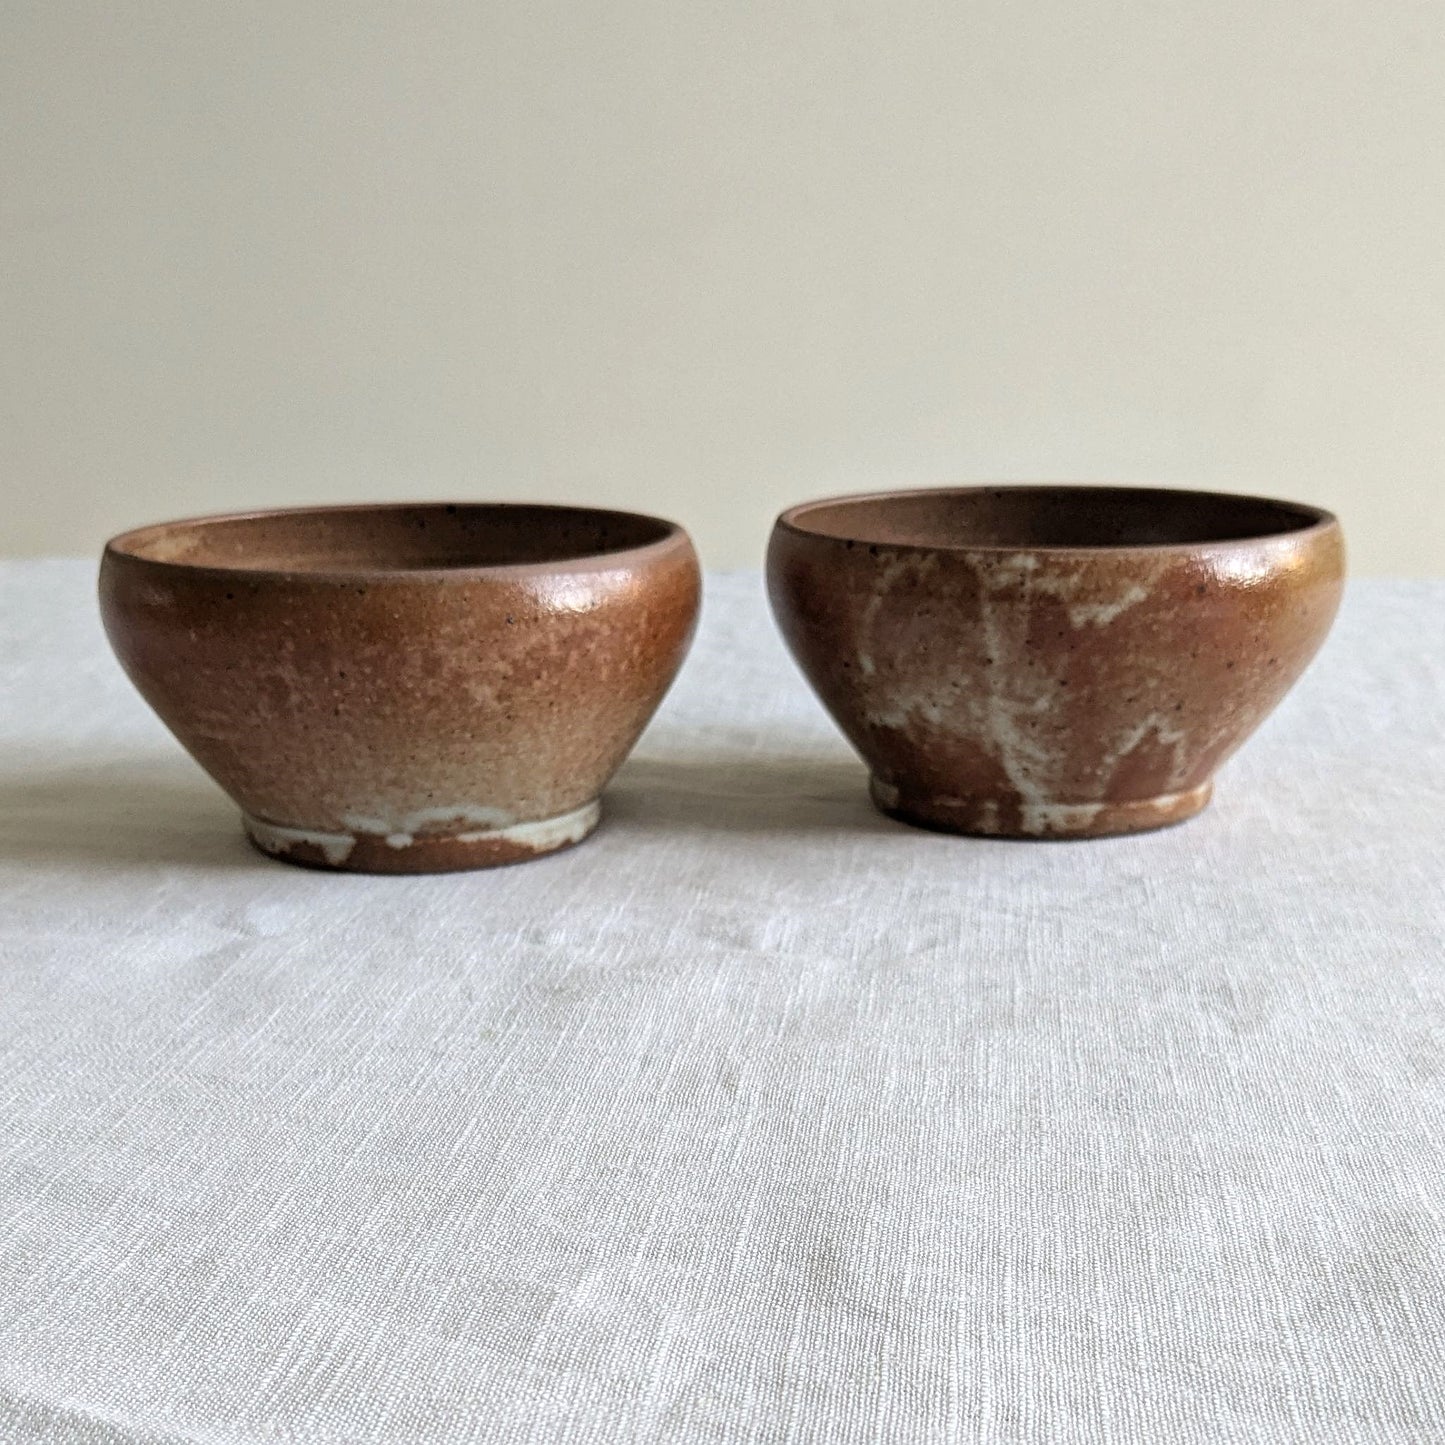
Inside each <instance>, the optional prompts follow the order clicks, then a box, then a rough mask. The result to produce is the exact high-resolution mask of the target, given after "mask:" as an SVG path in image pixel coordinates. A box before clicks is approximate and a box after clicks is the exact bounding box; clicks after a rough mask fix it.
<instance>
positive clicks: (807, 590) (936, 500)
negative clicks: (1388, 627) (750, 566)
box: [768, 486, 1344, 838]
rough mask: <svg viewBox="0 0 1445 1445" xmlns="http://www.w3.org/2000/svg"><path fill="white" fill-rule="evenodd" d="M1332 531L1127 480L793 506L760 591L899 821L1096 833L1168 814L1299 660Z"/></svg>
mask: <svg viewBox="0 0 1445 1445" xmlns="http://www.w3.org/2000/svg"><path fill="white" fill-rule="evenodd" d="M1343 578H1344V545H1343V541H1342V538H1341V534H1340V527H1339V524H1338V522H1336V520H1335V519H1334V517H1332V516H1331V515H1330V514H1329V513H1328V512H1323V511H1320V510H1319V509H1318V508H1317V507H1306V506H1299V505H1296V504H1294V503H1292V502H1275V501H1266V500H1264V499H1262V498H1257V497H1237V496H1227V495H1221V494H1217V493H1208V492H1185V491H1172V490H1162V489H1155V488H1136V487H1127V488H1126V487H1062V486H1027V487H963V488H948V489H945V490H940V491H916V492H890V493H884V494H879V495H874V496H858V497H841V498H834V499H831V500H827V501H818V502H810V503H806V504H804V505H802V506H798V507H793V508H792V509H791V510H789V511H786V512H784V513H783V515H782V516H781V517H780V518H779V519H778V522H777V525H776V526H775V528H774V530H773V536H772V542H771V545H770V547H769V552H768V590H769V594H770V596H771V598H772V603H773V609H774V612H775V613H776V615H777V618H778V623H779V625H780V627H781V628H782V631H783V635H784V637H785V638H786V639H787V642H788V645H789V647H790V648H791V649H792V651H793V655H794V657H795V658H796V659H797V660H798V663H799V665H800V666H801V667H802V669H803V672H804V674H805V675H806V676H807V678H808V680H809V682H810V683H812V685H813V687H814V689H815V690H816V691H817V693H818V696H819V697H820V698H821V699H822V702H823V705H824V706H825V707H826V708H827V709H828V711H829V712H830V713H831V714H832V715H833V717H834V719H835V720H836V721H837V723H838V725H839V727H841V728H842V730H843V732H844V733H845V734H846V735H847V736H848V739H849V741H851V742H852V744H853V745H854V747H856V748H857V749H858V751H859V752H860V753H861V754H862V756H863V758H864V760H865V761H866V762H867V764H868V766H869V768H870V769H871V770H872V782H871V791H872V795H873V799H874V802H875V803H876V804H877V805H878V806H879V807H880V808H881V809H882V810H883V811H884V812H885V813H889V814H891V815H893V816H894V817H896V818H900V819H902V820H903V821H905V822H908V823H915V824H918V825H920V826H922V827H927V828H938V829H942V830H944V831H947V832H956V833H978V834H987V835H996V836H1008V837H1042V836H1055V837H1072V838H1078V837H1093V836H1097V835H1101V834H1108V833H1126V832H1133V831H1135V830H1139V829H1145V828H1155V827H1159V826H1162V825H1163V824H1166V823H1175V822H1179V821H1180V820H1181V819H1184V818H1188V817H1191V816H1192V815H1193V814H1195V813H1197V812H1199V810H1200V809H1201V808H1203V807H1204V806H1205V804H1206V803H1207V802H1208V801H1209V796H1210V789H1211V780H1212V778H1213V776H1214V772H1215V770H1216V769H1217V768H1218V767H1219V765H1220V763H1221V762H1223V760H1224V759H1225V758H1227V757H1228V756H1229V755H1230V754H1231V753H1232V752H1233V751H1234V750H1235V749H1236V748H1237V747H1238V746H1239V745H1240V744H1241V743H1242V742H1243V741H1244V739H1245V738H1246V737H1248V736H1249V734H1250V733H1251V732H1253V731H1254V729H1255V728H1256V727H1257V726H1258V725H1259V723H1260V722H1261V721H1262V720H1263V719H1264V717H1265V716H1266V714H1268V713H1269V712H1270V710H1271V709H1272V708H1273V707H1274V706H1275V704H1276V703H1278V702H1279V700H1280V699H1281V698H1282V697H1283V696H1284V694H1285V693H1286V692H1287V691H1288V689H1289V687H1290V686H1291V684H1292V683H1293V682H1294V681H1295V679H1296V678H1298V677H1299V675H1300V673H1301V672H1303V671H1304V669H1305V666H1306V664H1308V662H1309V661H1310V659H1311V658H1312V657H1313V656H1314V654H1315V652H1316V650H1317V649H1318V648H1319V645H1320V643H1321V642H1322V641H1323V640H1324V637H1325V633H1326V632H1327V631H1328V630H1329V626H1330V623H1331V621H1332V620H1333V618H1334V615H1335V610H1336V608H1337V606H1338V605H1339V599H1340V592H1341V588H1342V584H1343Z"/></svg>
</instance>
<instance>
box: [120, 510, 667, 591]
mask: <svg viewBox="0 0 1445 1445" xmlns="http://www.w3.org/2000/svg"><path fill="white" fill-rule="evenodd" d="M448 508H454V509H457V510H460V509H462V508H468V509H472V510H484V511H511V510H523V509H525V510H527V511H533V512H553V513H564V512H565V513H572V514H573V515H577V514H583V515H587V516H590V517H593V518H609V519H616V520H618V521H628V522H644V523H651V524H652V525H654V526H657V527H661V528H662V529H663V533H662V535H661V536H660V537H657V538H656V539H655V540H653V541H651V542H643V543H640V544H637V545H635V546H627V547H616V548H613V549H611V550H609V551H605V552H602V551H598V552H584V553H583V554H582V555H580V556H577V557H559V558H556V559H553V560H550V561H548V560H541V561H533V562H486V563H470V564H468V563H461V564H458V565H457V566H436V567H387V566H369V567H355V566H351V567H326V566H320V567H251V566H246V565H244V564H238V565H227V564H225V563H217V562H187V561H184V560H180V559H168V558H163V557H147V556H145V555H144V554H143V553H141V552H138V551H136V550H134V549H135V548H136V547H137V546H139V545H141V544H143V543H144V542H145V541H146V540H147V539H148V538H149V537H151V536H152V535H154V534H155V533H159V532H165V531H168V530H171V529H174V528H186V527H197V528H199V527H206V526H210V525H212V524H214V523H217V522H247V521H253V520H261V519H267V518H272V517H302V516H318V517H320V516H335V515H338V514H340V513H343V512H363V513H385V512H416V511H422V512H428V511H435V512H445V511H447V509H448ZM674 551H687V552H691V551H693V545H692V538H691V537H690V536H689V535H688V532H687V530H686V529H685V528H684V527H683V526H682V524H681V523H679V522H674V521H672V520H671V519H669V518H667V517H658V516H653V515H652V514H650V513H647V512H633V511H628V510H625V509H623V508H620V507H597V506H591V505H589V504H587V503H574V502H525V501H490V500H477V499H475V498H474V499H471V500H467V499H457V498H451V499H442V500H439V501H438V500H425V499H422V500H417V501H414V502H412V501H402V502H336V503H324V504H321V505H318V506H304V505H303V506H296V507H252V508H247V509H246V510H243V511H237V512H206V513H203V514H200V515H197V516H189V517H174V518H171V519H169V520H167V521H163V522H147V523H146V524H144V525H143V526H140V527H129V528H127V529H126V530H125V531H124V532H117V533H116V534H115V536H113V537H111V538H110V539H109V540H108V541H107V542H106V544H105V546H104V548H103V549H102V560H104V561H120V562H126V563H135V564H137V565H140V566H143V567H157V568H162V569H165V570H167V571H171V572H175V573H178V574H179V573H187V574H189V575H191V576H208V575H209V576H216V577H229V578H233V579H234V578H236V577H247V578H252V579H255V580H257V581H263V580H264V581H272V582H282V581H284V582H307V581H309V582H315V583H325V582H332V581H337V582H356V581H363V580H364V581H368V582H376V581H397V582H401V581H405V582H408V583H412V584H441V583H445V582H464V581H475V580H478V579H481V578H485V577H494V576H495V577H508V578H518V579H520V578H524V577H529V576H530V577H544V576H556V575H558V574H577V573H584V574H585V573H597V572H610V571H615V570H616V569H617V568H619V567H624V566H633V565H636V564H637V563H638V562H640V561H650V560H653V559H654V558H658V557H662V556H665V555H667V554H668V553H670V552H674Z"/></svg>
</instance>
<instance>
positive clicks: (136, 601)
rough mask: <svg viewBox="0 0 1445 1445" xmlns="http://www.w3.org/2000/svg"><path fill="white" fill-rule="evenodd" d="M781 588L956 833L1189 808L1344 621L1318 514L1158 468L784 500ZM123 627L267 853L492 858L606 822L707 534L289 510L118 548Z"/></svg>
mask: <svg viewBox="0 0 1445 1445" xmlns="http://www.w3.org/2000/svg"><path fill="white" fill-rule="evenodd" d="M767 571H768V589H769V593H770V596H771V599H772V604H773V608H774V612H775V614H776V616H777V618H778V622H779V624H780V626H781V628H782V632H783V635H784V637H785V638H786V640H787V642H788V644H789V646H790V648H791V649H792V652H793V655H794V657H795V658H796V659H797V661H798V663H799V665H800V666H801V668H802V670H803V672H804V673H805V675H806V676H807V678H808V680H809V681H810V682H811V683H812V685H813V687H814V689H815V691H816V692H817V694H818V696H819V698H820V699H821V700H822V702H823V704H824V705H825V706H826V707H827V709H828V710H829V712H830V713H831V714H832V715H833V717H834V719H835V720H836V721H837V723H838V725H839V726H840V727H841V729H842V730H843V732H844V733H845V734H846V735H847V737H848V738H849V740H850V741H851V742H852V743H853V745H854V746H855V747H856V748H857V750H858V751H859V753H860V754H861V755H862V756H863V758H864V760H865V761H866V762H867V763H868V765H869V768H870V770H871V774H872V778H871V785H870V786H871V791H872V796H873V799H874V801H875V803H876V804H877V805H878V806H879V807H880V808H881V809H882V810H883V811H885V812H887V813H890V814H892V815H893V816H895V817H898V818H900V819H902V820H904V821H906V822H909V823H915V824H919V825H922V826H925V827H930V828H936V829H941V830H944V831H949V832H957V833H972V834H984V835H994V836H1019V837H1046V836H1052V837H1087V836H1097V835H1102V834H1111V833H1121V832H1132V831H1137V830H1140V829H1146V828H1153V827H1158V826H1161V825H1163V824H1166V823H1172V822H1178V821H1180V820H1181V819H1184V818H1187V817H1189V816H1191V815H1192V814H1194V813H1196V812H1198V811H1199V810H1200V809H1201V808H1202V807H1204V806H1205V804H1206V803H1207V802H1208V800H1209V794H1210V787H1211V779H1212V777H1213V774H1214V772H1215V770H1216V768H1217V767H1218V766H1219V764H1220V763H1221V762H1222V761H1223V760H1224V758H1226V757H1227V756H1228V755H1229V754H1230V753H1231V752H1233V751H1234V749H1235V748H1236V747H1238V746H1239V744H1240V743H1241V742H1243V741H1244V739H1245V738H1246V737H1247V736H1248V735H1249V733H1250V732H1251V731H1253V729H1254V728H1255V727H1256V726H1257V725H1258V724H1259V722H1260V721H1261V720H1262V719H1263V718H1264V717H1265V715H1266V714H1267V713H1268V712H1269V711H1270V710H1271V709H1272V708H1273V707H1274V706H1275V704H1276V703H1277V702H1278V701H1279V700H1280V698H1281V697H1282V696H1283V695H1284V693H1285V692H1286V691H1287V690H1288V688H1289V687H1290V685H1291V684H1292V683H1293V682H1294V680H1295V679H1296V678H1297V677H1298V676H1299V674H1300V673H1301V672H1302V671H1303V670H1304V668H1305V666H1306V665H1307V664H1308V662H1309V661H1310V659H1311V658H1312V657H1313V655H1314V653H1315V652H1316V650H1317V649H1318V647H1319V645H1320V643H1321V642H1322V641H1323V639H1324V636H1325V634H1326V632H1327V631H1328V629H1329V625H1330V622H1331V621H1332V619H1333V617H1334V613H1335V611H1336V608H1337V606H1338V603H1339V597H1340V592H1341V587H1342V581H1343V575H1344V553H1343V544H1342V540H1341V535H1340V529H1339V525H1338V523H1337V522H1336V521H1335V519H1334V518H1333V517H1332V516H1330V515H1329V514H1328V513H1326V512H1323V511H1320V510H1319V509H1318V508H1313V507H1306V506H1300V505H1296V504H1293V503H1285V502H1275V501H1267V500H1264V499H1259V498H1251V497H1237V496H1229V495H1221V494H1212V493H1200V492H1181V491H1173V490H1160V489H1148V488H1102V487H1052V486H1051V487H972V488H953V489H947V490H939V491H920V492H894V493H887V494H879V495H873V496H862V497H847V498H839V499H835V500H829V501H820V502H812V503H807V504H805V505H803V506H799V507H794V508H792V509H790V510H789V511H787V512H784V513H783V515H782V516H781V517H780V518H779V519H778V521H777V524H776V526H775V527H774V530H773V536H772V540H771V543H770V546H769V552H768V569H767ZM100 594H101V609H102V614H103V618H104V622H105V627H106V631H107V634H108V636H109V638H110V641H111V644H112V646H113V647H114V649H115V651H116V654H117V656H118V657H119V659H120V661H121V664H122V666H123V667H124V668H125V670H126V672H127V674H128V675H129V676H130V678H131V680H132V681H133V682H134V683H135V685H136V687H137V688H138V689H139V690H140V692H141V694H142V695H143V696H144V697H145V698H146V700H147V701H148V702H149V703H150V704H151V706H152V707H153V708H154V709H155V710H156V712H157V713H158V714H159V715H160V717H161V719H162V720H163V721H164V722H165V723H166V725H167V726H168V727H169V728H170V729H171V731H172V732H173V733H174V734H175V735H176V737H177V738H178V739H179V740H180V742H181V743H182V744H183V745H184V746H185V747H186V749H187V750H188V751H189V752H190V753H191V754H192V756H193V757H194V758H195V759H196V761H197V762H199V763H200V764H201V766H202V767H203V768H205V769H206V771H207V772H208V773H210V775H211V776H212V777H213V778H214V779H215V780H216V782H217V783H219V784H220V786H221V787H222V788H223V789H225V791H226V792H227V793H228V794H229V795H230V796H231V797H232V798H233V799H234V800H235V801H236V802H237V803H238V804H239V805H240V807H241V810H242V813H243V816H244V820H245V827H246V831H247V833H248V834H249V836H250V837H251V839H252V841H253V842H254V843H255V844H256V845H257V846H258V847H259V848H260V849H262V850H263V851H264V852H266V853H268V854H271V855H273V856H275V857H278V858H284V859H286V860H288V861H290V862H294V863H303V864H310V865H313V866H316V867H322V868H334V869H349V870H359V871H366V872H385V873H410V872H431V871H439V870H448V869H458V868H477V867H488V866H491V865H494V864H499V863H510V862H515V861H518V860H521V859H525V858H533V857H537V856H541V855H544V854H547V853H550V852H553V851H555V850H557V849H559V848H563V847H566V846H568V845H570V844H573V843H577V842H580V841H581V840H582V839H583V838H585V837H586V836H587V835H588V834H589V833H590V832H591V831H592V829H593V828H594V827H595V826H596V823H597V821H598V817H599V814H600V803H599V799H600V796H601V793H602V790H603V788H604V787H605V786H606V784H607V782H608V780H609V779H610V778H611V777H612V775H613V773H615V772H616V770H617V768H618V767H619V766H620V765H621V763H622V762H623V760H624V759H625V758H626V756H627V754H628V752H629V751H630V750H631V748H632V746H633V745H634V743H635V742H636V741H637V739H638V737H639V736H640V735H641V732H642V730H643V728H644V727H645V726H646V725H647V722H648V720H649V718H650V717H651V716H652V714H653V712H654V711H655V710H656V708H657V706H658V704H659V703H660V702H661V700H662V697H663V695H664V693H665V692H666V691H667V688H668V686H669V685H670V684H671V682H672V680H673V678H674V677H675V676H676V674H677V670H678V668H679V667H680V666H681V665H682V661H683V658H684V656H685V654H686V652H687V648H688V645H689V643H690V641H691V638H692V634H693V631H694V628H695V625H696V620H697V612H698V604H699V600H700V595H701V579H700V574H699V570H698V563H697V558H696V555H695V553H694V551H693V548H692V544H691V542H690V541H689V539H688V537H687V534H686V533H685V532H684V531H683V530H682V528H680V527H678V526H677V525H676V524H674V523H671V522H666V521H662V520H659V519H657V518H652V517H644V516H638V515H634V514H631V513H624V512H612V511H603V510H598V509H592V508H574V507H543V506H527V505H499V504H476V503H457V504H452V505H446V504H437V505H426V506H406V505H402V506H356V507H333V508H320V509H306V510H292V511H275V512H258V513H249V514H244V515H236V516H226V517H211V518H201V519H197V520H191V521H180V522H171V523H165V524H161V525H158V526H153V527H145V528H141V529H140V530H137V531H133V532H127V533H125V534H124V535H122V536H120V537H117V538H114V539H113V540H112V541H111V542H110V543H109V544H108V545H107V547H106V549H105V556H104V559H103V562H102V567H101V577H100Z"/></svg>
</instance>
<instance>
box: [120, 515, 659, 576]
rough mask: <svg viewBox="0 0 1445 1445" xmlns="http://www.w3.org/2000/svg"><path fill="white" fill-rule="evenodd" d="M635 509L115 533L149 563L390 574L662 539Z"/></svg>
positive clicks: (562, 556)
mask: <svg viewBox="0 0 1445 1445" xmlns="http://www.w3.org/2000/svg"><path fill="white" fill-rule="evenodd" d="M674 530H675V529H674V528H673V526H672V524H671V523H669V522H663V521H659V520H658V519H657V518H655V517H643V516H638V515H636V514H635V513H632V512H609V511H599V510H595V509H593V508H590V507H545V506H529V505H521V504H512V503H473V502H458V503H436V504H429V505H425V506H372V507H367V506H358V507H319V508H316V509H314V510H312V509H304V510H296V511H280V512H256V513H252V514H250V515H246V516H236V517H212V518H201V519H198V520H195V521H183V522H164V523H161V524H160V525H158V526H154V527H145V528H142V529H141V530H139V531H136V532H129V533H127V534H126V535H125V536H123V537H119V538H117V539H116V541H115V542H113V543H112V544H111V545H112V547H113V548H115V549H116V550H118V551H120V552H124V553H128V554H130V555H132V556H137V557H143V558H146V559H148V560H150V561H154V562H177V563H183V564H185V565H187V566H194V567H224V568H236V569H240V570H245V571H257V572H393V571H426V570H444V569H456V568H470V567H499V566H516V565H528V564H546V563H557V562H573V561H578V560H581V559H585V558H589V557H605V556H607V555H609V554H611V553H616V552H625V551H630V550H632V549H633V548H636V547H646V546H649V545H651V544H652V543H654V542H660V541H662V540H663V539H664V538H666V537H668V536H670V535H671V534H672V533H673V532H674Z"/></svg>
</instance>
